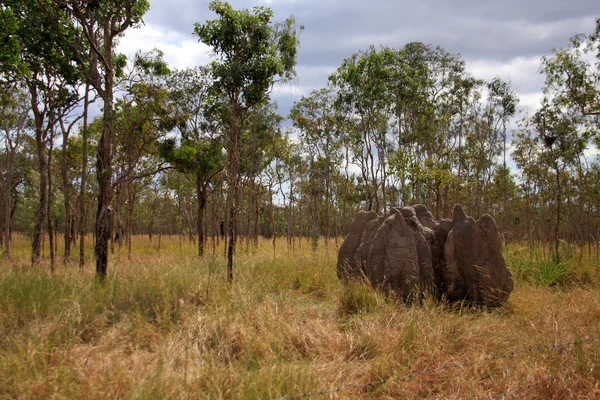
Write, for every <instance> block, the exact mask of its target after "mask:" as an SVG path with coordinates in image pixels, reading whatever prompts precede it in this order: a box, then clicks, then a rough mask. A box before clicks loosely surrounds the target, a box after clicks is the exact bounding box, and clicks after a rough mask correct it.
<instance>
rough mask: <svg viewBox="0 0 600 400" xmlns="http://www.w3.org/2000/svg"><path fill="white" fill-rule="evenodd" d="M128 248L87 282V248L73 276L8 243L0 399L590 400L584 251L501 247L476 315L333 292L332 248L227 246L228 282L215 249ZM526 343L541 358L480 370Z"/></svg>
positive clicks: (165, 240)
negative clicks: (497, 295)
mask: <svg viewBox="0 0 600 400" xmlns="http://www.w3.org/2000/svg"><path fill="white" fill-rule="evenodd" d="M88 240H91V238H89V237H88ZM133 240H134V246H133V249H134V253H133V254H132V259H131V261H128V259H127V258H128V257H127V252H126V250H125V248H123V250H122V251H120V250H119V249H117V250H116V251H115V253H114V255H113V256H112V257H111V264H112V265H114V267H113V268H112V269H111V271H110V273H109V275H108V277H107V278H106V280H105V281H104V283H101V282H100V281H99V280H98V279H96V278H94V274H95V272H94V270H93V264H92V263H91V260H92V253H91V252H90V254H88V260H89V262H87V263H86V264H85V267H84V271H83V273H80V272H79V269H78V267H77V265H75V264H71V265H66V266H60V267H59V268H57V269H56V271H55V273H54V274H52V273H50V270H49V268H40V267H32V266H31V264H30V261H29V253H28V241H27V240H26V238H25V237H23V236H20V235H15V238H14V245H15V246H14V252H13V262H11V263H8V262H7V261H4V260H3V261H1V262H0V398H10V399H13V398H28V399H48V398H75V399H77V398H80V399H90V398H124V399H157V398H165V399H168V398H240V399H252V398H256V399H268V398H278V397H283V396H285V395H294V394H300V393H305V392H313V391H322V390H330V389H336V388H338V387H343V386H347V385H359V384H365V383H368V382H372V381H379V380H382V379H390V378H399V379H397V380H393V381H392V382H389V383H385V384H375V385H372V386H365V387H361V388H358V389H351V390H350V389H349V390H343V391H340V392H336V393H333V394H332V396H333V397H334V398H406V399H420V398H456V399H458V398H490V397H492V396H495V395H499V394H502V393H504V392H506V391H509V394H510V393H513V394H514V395H516V396H517V397H518V398H532V399H533V398H545V399H548V398H553V399H566V398H590V399H591V398H598V396H600V387H599V383H600V370H599V367H600V342H599V341H590V342H587V341H585V339H590V338H600V291H598V284H600V272H599V271H600V270H599V267H600V264H599V262H598V249H597V248H594V247H590V248H588V247H585V248H580V247H577V248H575V247H571V248H568V249H564V251H563V254H564V257H563V258H562V259H561V260H556V259H553V258H552V257H553V255H554V251H553V249H551V248H544V247H542V246H541V245H539V244H537V245H535V247H534V248H533V251H532V249H531V245H530V244H528V243H513V244H510V245H509V246H507V247H506V248H505V256H506V258H507V261H508V264H509V267H510V268H511V270H512V272H513V276H514V278H515V290H514V292H513V294H512V295H511V297H510V299H509V301H508V303H507V304H506V305H505V306H503V307H501V308H498V309H481V308H472V307H469V306H466V305H460V304H458V305H450V304H446V303H444V302H443V301H442V302H441V303H439V302H437V301H435V300H434V299H433V298H427V299H425V301H424V302H423V303H422V304H420V305H414V306H405V305H403V304H401V303H397V302H395V301H392V300H390V299H386V297H385V296H384V295H383V294H382V293H381V292H379V291H378V290H375V289H373V288H371V287H369V286H368V285H367V284H361V283H355V284H351V285H348V286H344V285H343V284H341V283H340V282H339V281H338V279H337V277H336V272H335V260H336V258H337V246H336V245H335V242H334V240H332V241H331V243H330V245H329V247H328V248H326V247H325V243H324V241H322V240H321V241H320V242H318V243H317V245H318V246H317V250H316V251H313V249H314V243H311V241H310V240H308V239H302V240H297V239H296V240H294V243H293V244H294V248H293V249H292V248H291V247H288V244H287V242H286V241H285V240H283V239H278V240H276V242H275V246H276V247H275V248H274V247H273V241H272V240H262V239H261V240H260V241H259V244H258V247H257V248H256V249H255V250H253V249H252V247H249V248H246V247H245V246H243V245H242V246H240V248H239V249H238V252H239V259H238V264H237V265H238V267H237V271H238V278H237V279H236V280H234V281H233V283H231V284H229V283H227V280H226V268H225V265H226V259H225V258H224V257H223V250H224V249H223V243H222V242H221V243H220V244H219V245H218V246H217V245H215V247H214V249H215V252H214V254H213V253H212V250H209V251H207V254H205V256H204V257H203V258H202V259H199V258H198V256H197V254H196V247H195V246H194V244H193V243H190V242H189V241H187V240H186V239H182V238H181V237H179V236H164V237H162V239H161V244H160V249H159V248H158V240H157V238H154V239H153V240H152V241H150V240H149V239H148V237H147V236H145V237H141V236H135V237H134V238H133ZM338 243H341V239H338ZM43 253H45V255H46V258H45V259H42V266H43V265H44V264H45V263H47V262H49V260H48V258H47V254H48V249H47V248H46V249H45V250H44V252H43ZM572 342H577V343H572ZM563 343H570V344H568V345H564V346H562V344H563ZM555 345H559V346H558V347H555V348H552V347H550V346H555ZM537 346H549V347H548V348H543V349H541V348H536V349H533V350H530V351H526V352H522V353H519V354H515V355H514V356H507V357H503V358H497V359H492V360H487V359H488V358H489V357H491V356H497V355H505V354H507V353H510V352H512V351H520V350H524V349H528V348H530V347H537ZM453 363H460V364H461V365H460V366H453ZM465 363H466V364H465ZM443 365H448V366H450V367H449V368H445V369H442V370H441V371H439V372H435V373H433V372H432V373H427V374H423V375H421V376H413V377H410V378H406V379H402V377H403V376H404V375H406V374H409V373H413V372H418V371H424V370H430V369H436V368H440V367H442V366H443ZM317 398H322V397H317Z"/></svg>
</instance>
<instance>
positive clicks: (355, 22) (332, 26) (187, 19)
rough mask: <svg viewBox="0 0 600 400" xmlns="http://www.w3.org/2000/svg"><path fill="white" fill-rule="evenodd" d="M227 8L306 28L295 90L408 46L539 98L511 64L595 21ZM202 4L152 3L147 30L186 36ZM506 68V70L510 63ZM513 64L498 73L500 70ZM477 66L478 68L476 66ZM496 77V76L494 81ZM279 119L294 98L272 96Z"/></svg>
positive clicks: (554, 15)
mask: <svg viewBox="0 0 600 400" xmlns="http://www.w3.org/2000/svg"><path fill="white" fill-rule="evenodd" d="M230 3H231V4H232V5H233V7H234V8H242V7H243V8H252V7H253V6H254V5H267V6H269V7H271V8H272V9H273V11H274V13H275V17H276V19H282V18H285V17H287V16H288V15H289V14H294V15H295V16H296V18H297V21H298V23H299V24H301V25H304V26H305V30H304V32H302V34H301V47H300V50H299V54H298V68H297V70H298V81H297V82H296V85H297V86H298V87H300V88H302V90H301V91H304V90H310V89H313V88H318V87H322V86H324V85H325V84H326V83H327V76H328V74H329V73H330V72H331V71H332V70H333V69H335V68H336V67H337V66H339V65H340V64H341V62H342V61H343V59H344V58H346V57H349V56H350V55H352V54H353V53H355V52H357V51H358V50H361V49H365V48H366V47H367V46H368V45H370V44H373V45H376V46H378V45H380V44H384V45H388V46H391V47H394V48H400V47H402V46H404V45H405V44H406V43H408V42H411V41H420V42H423V43H426V44H432V45H439V46H441V47H442V48H444V49H445V50H446V51H449V52H452V53H460V54H461V55H462V57H463V58H464V59H465V61H466V62H467V66H469V65H470V63H475V64H476V65H477V66H478V67H479V68H485V66H486V65H489V66H490V70H489V71H480V72H481V73H482V74H483V75H486V76H487V75H491V74H492V73H493V72H495V71H496V70H499V71H500V72H502V71H504V72H508V73H509V74H510V78H511V79H512V80H513V83H514V84H515V86H516V87H517V88H518V89H519V90H520V91H521V92H522V93H527V94H532V93H535V92H539V90H540V89H541V86H542V85H543V77H540V76H539V74H538V72H537V66H535V65H520V64H519V63H518V62H516V61H515V60H519V59H524V60H532V59H534V58H535V57H540V56H542V55H544V54H548V53H549V52H550V50H551V49H552V48H558V47H563V46H565V45H567V44H568V39H569V38H570V37H571V36H572V35H574V34H577V33H581V32H591V31H592V30H593V28H594V19H595V18H596V17H598V16H600V6H599V5H598V2H597V0H593V1H592V0H576V1H564V0H505V1H485V0H454V1H447V0H422V1H408V0H404V1H395V0H371V1H364V0H346V1H342V0H329V1H327V0H296V1H283V0H271V1H264V0H262V1H261V0H254V1H249V0H239V1H233V0H232V1H230ZM214 17H215V16H214V14H213V13H212V12H210V11H209V10H208V0H201V1H198V0H171V1H167V0H151V10H150V12H149V13H148V15H147V16H146V18H145V21H146V23H147V24H149V25H150V24H151V25H153V26H158V27H161V28H164V29H168V30H172V31H177V32H179V33H181V34H182V35H184V36H188V35H189V37H191V34H192V31H193V24H194V22H200V21H204V20H207V19H212V18H214ZM511 63H512V64H511ZM513 64H514V65H516V66H517V69H516V70H515V69H514V68H513V69H511V68H502V66H503V65H506V66H508V65H513ZM482 66H483V67H482ZM501 75H502V74H501ZM273 97H274V98H275V99H277V100H278V101H279V103H280V111H281V112H282V114H284V113H286V112H287V110H289V107H290V106H291V104H292V103H293V100H294V99H295V98H298V97H299V95H298V94H290V95H288V94H285V93H278V94H277V95H274V96H273Z"/></svg>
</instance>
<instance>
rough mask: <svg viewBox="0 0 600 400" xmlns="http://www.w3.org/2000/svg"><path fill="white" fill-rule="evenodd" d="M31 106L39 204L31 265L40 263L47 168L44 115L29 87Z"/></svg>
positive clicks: (46, 191) (33, 91)
mask: <svg viewBox="0 0 600 400" xmlns="http://www.w3.org/2000/svg"><path fill="white" fill-rule="evenodd" d="M30 91H31V105H32V111H33V115H34V119H35V144H36V149H37V158H38V169H39V171H40V187H39V202H38V209H37V213H36V216H35V225H34V228H33V237H32V241H31V263H32V264H34V265H38V264H39V263H40V252H41V248H42V229H43V225H44V221H45V220H46V207H47V200H48V199H47V194H48V190H47V187H48V167H47V162H48V161H47V159H46V143H45V141H46V135H45V132H44V129H43V124H44V115H43V114H42V113H41V112H40V110H39V107H38V104H37V101H38V95H37V89H36V88H35V87H33V86H30Z"/></svg>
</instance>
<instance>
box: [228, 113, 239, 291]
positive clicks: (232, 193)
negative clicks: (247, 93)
mask: <svg viewBox="0 0 600 400" xmlns="http://www.w3.org/2000/svg"><path fill="white" fill-rule="evenodd" d="M239 117H240V116H239V115H238V110H237V104H233V110H232V116H231V120H232V130H231V145H230V148H229V197H230V201H229V244H228V248H227V279H228V281H229V282H230V283H231V282H233V256H234V254H235V243H236V240H237V237H236V233H237V232H236V230H237V229H236V226H235V225H236V206H237V195H238V184H237V181H238V161H239V160H238V159H239V140H240V133H241V132H240V129H239V123H240V122H239V120H238V119H239Z"/></svg>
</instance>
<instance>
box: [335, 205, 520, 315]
mask: <svg viewBox="0 0 600 400" xmlns="http://www.w3.org/2000/svg"><path fill="white" fill-rule="evenodd" d="M337 273H338V277H339V278H340V279H343V280H347V279H355V278H360V277H364V278H367V279H368V280H369V281H370V282H371V283H372V284H373V285H374V286H377V287H381V288H382V289H384V290H385V291H386V292H387V293H390V294H392V293H394V294H397V295H399V296H401V297H402V299H403V300H404V301H407V302H411V301H415V300H419V299H420V298H422V297H423V295H424V293H425V292H426V291H427V290H431V291H432V292H433V293H437V295H438V296H439V297H442V296H443V297H445V298H446V299H448V300H449V301H468V302H472V303H477V304H484V305H487V306H497V305H500V304H502V303H503V302H504V301H505V300H506V299H507V298H508V296H509V295H510V293H511V292H512V289H513V281H512V276H511V274H510V271H509V270H508V268H507V266H506V262H505V261H504V257H503V255H502V244H501V240H500V234H499V232H498V227H497V226H496V223H495V222H494V219H493V218H492V217H491V216H489V215H487V214H486V215H484V216H483V217H481V219H479V220H477V221H475V220H474V219H473V218H471V217H468V216H467V215H466V214H465V212H464V210H463V209H462V207H461V206H460V205H457V206H456V207H455V208H454V215H453V218H452V220H450V219H442V220H439V221H436V220H435V219H434V218H433V216H432V214H431V213H430V212H429V211H428V210H427V208H426V207H425V206H423V205H420V204H418V205H415V206H414V207H403V208H401V209H396V208H392V210H391V212H390V213H389V214H387V215H385V216H378V215H377V214H376V213H375V212H365V211H361V212H359V213H358V214H357V215H356V217H355V218H354V221H352V224H351V226H350V231H349V233H348V236H346V239H345V240H344V243H343V244H342V246H341V247H340V251H339V254H338V264H337Z"/></svg>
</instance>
